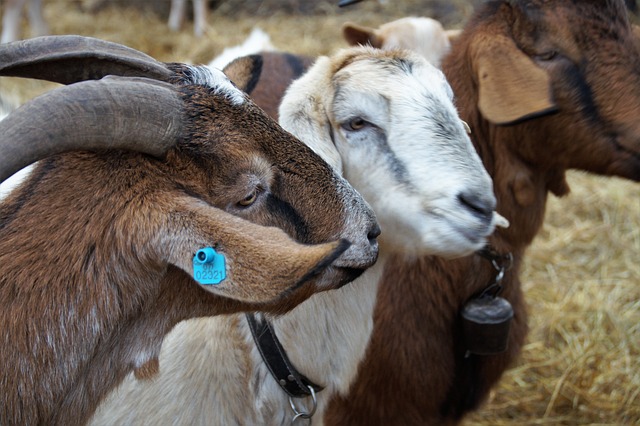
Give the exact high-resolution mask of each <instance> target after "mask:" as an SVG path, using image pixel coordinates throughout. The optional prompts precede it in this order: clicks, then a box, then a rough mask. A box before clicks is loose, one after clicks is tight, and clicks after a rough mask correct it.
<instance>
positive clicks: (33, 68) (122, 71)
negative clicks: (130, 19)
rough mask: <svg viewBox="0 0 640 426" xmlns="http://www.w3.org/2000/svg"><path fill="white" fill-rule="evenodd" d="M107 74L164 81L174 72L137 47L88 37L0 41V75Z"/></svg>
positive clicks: (63, 77) (59, 77)
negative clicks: (2, 42)
mask: <svg viewBox="0 0 640 426" xmlns="http://www.w3.org/2000/svg"><path fill="white" fill-rule="evenodd" d="M106 75H120V76H128V77H147V78H152V79H154V80H161V81H167V80H168V78H169V77H171V76H172V75H174V73H173V72H172V71H170V70H169V69H167V67H166V66H165V65H164V64H163V63H162V62H159V61H157V60H155V59H154V58H152V57H151V56H148V55H146V54H144V53H142V52H140V51H137V50H135V49H131V48H129V47H126V46H123V45H121V44H117V43H111V42H108V41H104V40H100V39H97V38H91V37H83V36H76V35H66V36H45V37H36V38H33V39H28V40H22V41H16V42H13V43H6V44H2V45H0V76H6V77H25V78H35V79H40V80H47V81H54V82H56V83H62V84H71V83H76V82H79V81H85V80H99V79H101V78H102V77H104V76H106Z"/></svg>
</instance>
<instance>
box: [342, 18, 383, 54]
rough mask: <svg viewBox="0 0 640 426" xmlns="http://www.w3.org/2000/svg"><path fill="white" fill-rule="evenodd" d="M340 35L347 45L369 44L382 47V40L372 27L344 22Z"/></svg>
mask: <svg viewBox="0 0 640 426" xmlns="http://www.w3.org/2000/svg"><path fill="white" fill-rule="evenodd" d="M342 36H343V37H344V39H345V40H346V41H347V43H348V44H349V46H357V45H362V46H366V45H371V46H373V47H377V48H380V47H382V40H381V39H380V38H379V37H378V36H377V34H376V30H375V29H374V28H369V27H364V26H362V25H358V24H354V23H353V22H345V23H344V24H343V25H342Z"/></svg>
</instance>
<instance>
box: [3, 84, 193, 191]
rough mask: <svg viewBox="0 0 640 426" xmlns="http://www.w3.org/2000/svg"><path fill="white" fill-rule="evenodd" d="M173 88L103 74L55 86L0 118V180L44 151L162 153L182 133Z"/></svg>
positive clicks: (178, 101) (179, 102)
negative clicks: (95, 77)
mask: <svg viewBox="0 0 640 426" xmlns="http://www.w3.org/2000/svg"><path fill="white" fill-rule="evenodd" d="M183 111H184V104H183V101H182V98H181V97H180V95H179V93H178V92H177V91H176V89H175V87H173V86H172V85H170V84H168V83H163V82H159V81H155V80H149V79H146V78H121V77H107V78H105V79H103V80H99V81H88V82H82V83H77V84H73V85H70V86H65V87H60V88H58V89H54V90H52V91H50V92H48V93H45V94H44V95H42V96H40V97H38V98H36V99H34V100H32V101H30V102H28V103H26V104H25V105H23V106H22V107H20V108H18V109H17V110H15V111H14V112H13V113H11V114H10V115H9V116H7V117H6V118H5V119H4V120H2V121H0V158H1V159H2V161H1V162H0V182H3V181H4V180H5V179H6V178H8V177H9V176H11V175H12V174H13V173H15V172H16V171H18V170H20V169H21V168H23V167H25V166H27V165H29V164H31V163H33V162H35V161H37V160H39V159H42V158H45V157H47V156H49V155H53V154H59V153H62V152H67V151H77V150H88V151H91V150H104V149H127V150H132V151H139V152H143V153H146V154H150V155H153V156H156V157H161V156H163V155H164V154H165V153H166V152H167V150H168V149H169V148H171V147H172V146H174V145H175V143H176V140H177V139H178V138H179V137H180V136H181V134H182V128H183V125H182V123H183V117H184V114H183Z"/></svg>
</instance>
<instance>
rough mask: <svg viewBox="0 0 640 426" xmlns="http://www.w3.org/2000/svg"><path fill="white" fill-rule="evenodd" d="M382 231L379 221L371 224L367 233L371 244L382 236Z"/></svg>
mask: <svg viewBox="0 0 640 426" xmlns="http://www.w3.org/2000/svg"><path fill="white" fill-rule="evenodd" d="M381 232H382V231H381V230H380V225H378V223H377V222H374V223H373V224H372V226H371V228H370V229H369V233H368V234H367V238H368V239H369V242H370V243H371V244H374V243H375V242H376V241H375V240H376V238H378V237H379V236H380V233H381Z"/></svg>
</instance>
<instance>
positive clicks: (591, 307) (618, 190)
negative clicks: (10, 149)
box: [0, 0, 640, 426]
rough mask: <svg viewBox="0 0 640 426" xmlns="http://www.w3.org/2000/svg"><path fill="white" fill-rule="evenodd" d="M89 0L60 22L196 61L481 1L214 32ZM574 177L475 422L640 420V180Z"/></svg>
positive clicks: (225, 13) (59, 26)
mask: <svg viewBox="0 0 640 426" xmlns="http://www.w3.org/2000/svg"><path fill="white" fill-rule="evenodd" d="M88 2H89V0H85V2H84V3H83V2H81V1H71V0H46V1H45V2H44V3H45V10H44V12H45V18H46V19H47V20H48V21H49V23H50V25H51V28H52V32H53V33H54V34H82V35H88V36H95V37H100V38H104V39H107V40H111V41H115V42H118V43H123V44H126V45H128V46H131V47H134V48H137V49H139V50H142V51H144V52H146V53H148V54H150V55H152V56H154V57H156V58H158V59H160V60H166V61H189V62H195V63H206V62H208V61H210V60H211V59H212V58H213V57H214V56H215V55H217V54H218V53H220V52H221V51H222V49H223V48H224V47H228V46H232V45H235V44H239V43H241V42H242V41H243V40H244V38H245V37H246V36H247V35H248V34H249V32H250V30H251V29H252V28H253V27H254V26H259V27H261V28H262V29H263V30H265V31H266V32H268V33H269V34H270V35H271V37H272V41H273V44H274V45H275V46H277V47H279V48H282V49H285V50H288V51H292V52H297V53H306V54H328V53H331V52H332V51H334V50H335V49H337V48H340V47H344V46H345V45H344V43H343V42H342V39H341V37H340V34H339V28H340V25H341V24H342V23H343V22H345V21H347V20H353V21H356V22H359V23H363V24H367V25H372V26H377V25H379V24H381V23H383V22H386V21H389V20H392V19H396V18H400V17H403V16H407V15H428V16H432V17H435V18H438V19H440V20H441V21H442V22H443V23H444V24H445V25H446V26H447V27H449V28H456V27H458V28H459V27H461V26H462V23H463V22H464V21H465V19H467V18H468V16H469V14H470V13H471V11H472V3H473V1H462V0H459V1H440V2H438V1H428V0H422V1H420V0H406V1H400V0H396V1H395V2H393V1H391V0H387V2H378V1H373V0H369V1H368V2H365V3H362V4H359V5H357V6H355V7H352V8H350V9H347V10H340V9H338V8H337V7H336V6H335V4H336V3H337V1H336V2H333V1H312V0H289V1H279V0H261V1H259V0H241V1H217V2H212V6H213V10H212V12H211V14H210V15H209V28H208V32H207V34H206V36H205V37H204V38H202V39H195V38H194V37H193V36H192V27H191V24H190V23H187V25H186V26H185V28H184V30H183V31H182V32H180V33H171V32H170V31H169V30H168V29H167V27H166V25H165V18H166V11H167V9H168V0H167V1H164V2H161V1H156V2H154V1H153V0H137V1H135V2H130V3H129V6H123V4H122V3H124V2H115V1H114V2H112V3H111V4H109V3H108V2H107V4H106V7H103V8H102V9H100V10H99V11H97V12H89V11H88V10H87V8H88V6H90V5H89V4H88ZM478 2H479V1H478ZM132 3H133V6H132V5H131V4H132ZM25 31H27V28H26V25H25ZM27 34H28V33H27ZM54 86H55V85H53V84H50V83H42V82H36V81H26V80H19V79H8V78H3V79H0V91H1V92H2V93H3V94H5V95H8V96H9V97H13V98H16V99H20V100H22V101H24V100H26V99H29V98H31V97H33V96H35V95H37V94H40V93H42V92H44V91H46V90H49V89H51V88H52V87H54ZM568 181H569V184H570V186H571V188H572V192H571V194H570V195H569V196H567V197H565V198H563V199H556V198H554V197H551V198H550V200H549V204H548V208H547V217H546V221H545V225H544V229H543V230H542V232H541V233H540V234H539V235H538V237H537V238H536V240H535V242H534V244H533V245H532V246H531V247H530V249H529V251H528V253H527V258H526V265H525V268H524V271H523V280H522V281H523V283H524V289H525V293H526V295H527V300H528V305H529V311H530V317H531V322H530V326H531V332H530V334H529V338H528V343H527V344H526V346H525V347H524V351H523V354H522V357H521V359H520V361H519V362H518V363H517V364H516V365H515V366H514V367H513V368H512V369H511V370H509V371H508V372H507V373H506V374H505V376H504V378H503V380H502V381H501V384H500V386H499V387H498V388H496V389H495V391H494V392H492V395H491V398H490V400H489V401H488V403H487V404H485V405H484V407H483V408H482V409H481V410H480V411H478V412H477V413H475V414H474V415H472V416H470V417H469V418H468V419H467V421H466V422H465V424H466V425H496V426H498V425H516V424H517V425H523V424H528V425H538V424H541V425H586V424H597V425H640V185H638V184H636V183H632V182H628V181H625V180H622V179H617V178H603V177H596V176H592V175H587V174H584V173H579V172H572V173H570V174H569V176H568Z"/></svg>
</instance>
